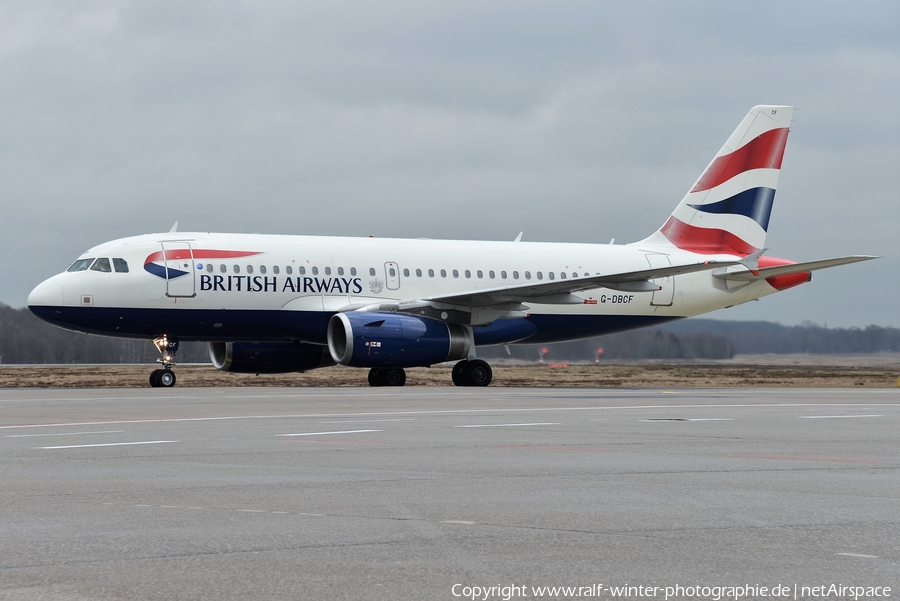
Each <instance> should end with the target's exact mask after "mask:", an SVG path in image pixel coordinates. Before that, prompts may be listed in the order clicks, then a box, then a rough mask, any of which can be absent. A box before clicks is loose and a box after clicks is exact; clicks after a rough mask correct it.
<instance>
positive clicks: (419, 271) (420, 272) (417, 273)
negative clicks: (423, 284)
mask: <svg viewBox="0 0 900 601" xmlns="http://www.w3.org/2000/svg"><path fill="white" fill-rule="evenodd" d="M416 277H417V278H420V277H422V270H421V269H416Z"/></svg>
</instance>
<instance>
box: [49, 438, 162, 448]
mask: <svg viewBox="0 0 900 601" xmlns="http://www.w3.org/2000/svg"><path fill="white" fill-rule="evenodd" d="M169 442H178V441H177V440H143V441H139V442H105V443H102V444H70V445H63V446H57V447H34V448H35V449H87V448H92V447H127V446H134V445H145V444H165V443H169Z"/></svg>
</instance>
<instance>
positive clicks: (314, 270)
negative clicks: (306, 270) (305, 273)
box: [312, 267, 319, 275]
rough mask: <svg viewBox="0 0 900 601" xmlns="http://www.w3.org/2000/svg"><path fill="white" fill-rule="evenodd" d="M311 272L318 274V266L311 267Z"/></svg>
mask: <svg viewBox="0 0 900 601" xmlns="http://www.w3.org/2000/svg"><path fill="white" fill-rule="evenodd" d="M312 274H313V275H319V268H318V267H313V268H312Z"/></svg>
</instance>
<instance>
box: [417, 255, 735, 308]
mask: <svg viewBox="0 0 900 601" xmlns="http://www.w3.org/2000/svg"><path fill="white" fill-rule="evenodd" d="M738 264H740V261H719V262H716V261H704V262H702V263H688V264H685V265H669V266H666V267H654V268H653V269H641V270H638V271H624V272H620V273H611V274H606V275H594V276H588V277H580V278H572V279H565V280H554V281H550V282H540V283H534V284H522V285H516V286H505V287H501V288H489V289H486V290H474V291H471V292H461V293H457V294H447V295H442V296H430V297H427V298H424V299H419V300H418V301H417V302H427V303H440V304H448V305H455V306H457V307H489V306H492V305H509V304H517V303H526V302H532V303H543V304H579V305H580V304H582V303H583V302H584V299H582V298H581V297H578V296H575V295H574V294H573V293H574V292H581V291H583V290H592V289H594V288H610V289H612V290H620V291H622V292H653V291H655V290H659V289H660V287H659V285H658V284H654V283H652V282H650V280H652V279H654V278H664V277H670V276H674V275H681V274H685V273H693V272H697V271H709V270H712V269H717V268H722V267H728V266H731V265H738Z"/></svg>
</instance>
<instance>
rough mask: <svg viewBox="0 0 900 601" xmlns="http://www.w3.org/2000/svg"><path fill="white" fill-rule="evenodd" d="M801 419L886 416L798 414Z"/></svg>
mask: <svg viewBox="0 0 900 601" xmlns="http://www.w3.org/2000/svg"><path fill="white" fill-rule="evenodd" d="M797 417H799V418H800V419H839V418H845V417H884V416H883V415H798V416H797Z"/></svg>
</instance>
